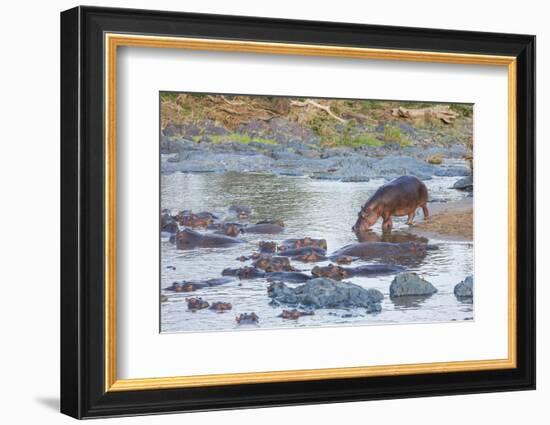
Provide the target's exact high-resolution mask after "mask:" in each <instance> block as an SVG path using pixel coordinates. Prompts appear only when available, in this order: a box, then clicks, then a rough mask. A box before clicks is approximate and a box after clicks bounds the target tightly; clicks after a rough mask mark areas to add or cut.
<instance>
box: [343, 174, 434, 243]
mask: <svg viewBox="0 0 550 425" xmlns="http://www.w3.org/2000/svg"><path fill="white" fill-rule="evenodd" d="M427 202H428V189H427V188H426V185H425V184H424V183H422V182H421V181H420V180H419V179H417V178H416V177H414V176H402V177H398V178H396V179H395V180H392V181H391V182H389V183H386V184H385V185H383V186H380V187H379V188H378V190H377V191H376V192H374V195H372V196H371V197H370V198H369V199H368V201H367V202H366V203H365V205H363V207H362V208H361V211H360V212H359V214H358V217H357V221H356V222H355V225H354V226H353V227H352V230H353V231H354V232H355V233H357V234H359V233H362V232H365V231H367V230H368V229H370V228H371V227H372V226H373V225H374V223H376V222H377V221H378V219H379V218H380V217H382V219H383V220H384V221H383V222H382V230H384V231H389V230H391V229H392V227H393V221H392V216H404V215H406V216H408V218H407V224H409V225H411V224H412V222H413V218H414V215H415V213H416V209H417V208H418V207H421V208H422V211H423V212H424V219H427V218H429V213H428V207H427V206H426V203H427Z"/></svg>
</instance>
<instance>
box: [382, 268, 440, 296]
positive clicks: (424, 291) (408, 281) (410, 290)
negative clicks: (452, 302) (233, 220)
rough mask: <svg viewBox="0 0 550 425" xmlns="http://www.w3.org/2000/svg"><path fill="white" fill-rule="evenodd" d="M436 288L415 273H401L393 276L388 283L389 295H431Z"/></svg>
mask: <svg viewBox="0 0 550 425" xmlns="http://www.w3.org/2000/svg"><path fill="white" fill-rule="evenodd" d="M436 292H437V289H436V288H435V287H434V286H433V285H432V284H431V283H430V282H428V281H427V280H424V279H422V278H421V277H419V276H418V275H417V274H416V273H401V274H398V275H397V276H395V278H394V279H393V281H392V283H391V285H390V297H391V298H393V297H405V296H411V295H412V296H419V295H432V294H435V293H436Z"/></svg>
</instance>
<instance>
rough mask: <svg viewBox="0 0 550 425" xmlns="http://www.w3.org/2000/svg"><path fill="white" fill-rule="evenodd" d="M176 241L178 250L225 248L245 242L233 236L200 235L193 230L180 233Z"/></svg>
mask: <svg viewBox="0 0 550 425" xmlns="http://www.w3.org/2000/svg"><path fill="white" fill-rule="evenodd" d="M175 239H176V248H177V249H193V248H213V247H225V246H231V245H234V244H237V243H243V242H244V241H243V240H241V239H237V238H234V237H232V236H226V235H218V234H208V233H199V232H197V231H195V230H191V229H183V230H180V231H178V232H177V233H176V238H175Z"/></svg>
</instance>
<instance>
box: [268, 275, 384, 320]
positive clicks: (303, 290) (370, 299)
mask: <svg viewBox="0 0 550 425" xmlns="http://www.w3.org/2000/svg"><path fill="white" fill-rule="evenodd" d="M267 293H268V295H269V297H271V298H272V300H273V301H275V302H278V303H283V304H290V305H303V306H307V307H312V308H346V307H364V308H366V309H367V313H373V312H377V311H380V310H381V306H380V302H381V301H382V299H383V298H384V296H383V295H382V293H381V292H380V291H378V290H376V289H365V288H362V287H361V286H358V285H355V284H353V283H351V282H337V281H335V280H333V279H329V278H322V277H321V278H316V279H311V280H310V281H308V282H307V283H305V284H303V285H300V286H297V287H296V288H290V287H288V286H287V285H285V284H284V283H283V282H274V283H272V284H271V285H270V286H269V288H268V289H267Z"/></svg>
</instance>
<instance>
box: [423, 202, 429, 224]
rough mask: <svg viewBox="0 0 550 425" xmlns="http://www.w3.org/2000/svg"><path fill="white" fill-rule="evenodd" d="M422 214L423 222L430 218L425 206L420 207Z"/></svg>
mask: <svg viewBox="0 0 550 425" xmlns="http://www.w3.org/2000/svg"><path fill="white" fill-rule="evenodd" d="M422 212H423V213H424V220H428V219H429V218H430V212H429V211H428V206H427V205H426V204H424V205H422Z"/></svg>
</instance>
